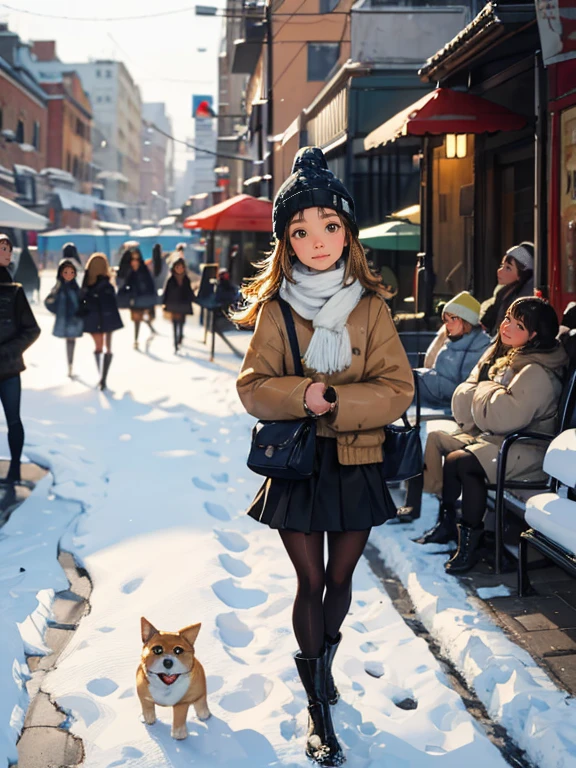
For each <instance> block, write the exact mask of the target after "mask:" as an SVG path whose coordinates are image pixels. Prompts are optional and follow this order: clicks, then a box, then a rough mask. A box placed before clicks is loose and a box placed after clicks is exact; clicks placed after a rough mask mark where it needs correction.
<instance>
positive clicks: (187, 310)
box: [162, 275, 196, 315]
mask: <svg viewBox="0 0 576 768" xmlns="http://www.w3.org/2000/svg"><path fill="white" fill-rule="evenodd" d="M195 299H196V294H195V293H194V291H193V290H192V285H191V284H190V278H189V277H188V275H183V276H182V282H178V278H177V277H176V276H175V275H171V276H170V277H169V278H168V280H167V281H166V285H165V286H164V295H163V296H162V304H163V305H164V309H165V310H166V312H174V314H177V315H193V314H194V310H193V309H192V302H193V301H195Z"/></svg>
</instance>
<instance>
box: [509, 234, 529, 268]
mask: <svg viewBox="0 0 576 768" xmlns="http://www.w3.org/2000/svg"><path fill="white" fill-rule="evenodd" d="M506 256H512V258H513V259H516V261H517V262H518V263H519V264H522V266H523V267H525V268H526V269H530V270H532V271H533V270H534V243H529V242H528V241H524V242H523V243H520V244H519V245H513V246H512V248H508V250H507V251H506Z"/></svg>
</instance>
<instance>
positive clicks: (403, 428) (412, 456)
mask: <svg viewBox="0 0 576 768" xmlns="http://www.w3.org/2000/svg"><path fill="white" fill-rule="evenodd" d="M414 395H415V396H414V403H415V405H416V422H415V423H414V424H410V422H409V421H408V416H407V414H406V412H405V413H403V414H402V424H401V425H396V424H389V425H388V426H387V427H384V434H385V440H384V461H383V462H382V475H383V477H384V480H390V481H392V480H408V479H409V478H411V477H415V476H416V475H421V474H422V472H423V469H424V459H423V457H422V443H421V442H420V392H419V389H418V376H417V375H416V374H414Z"/></svg>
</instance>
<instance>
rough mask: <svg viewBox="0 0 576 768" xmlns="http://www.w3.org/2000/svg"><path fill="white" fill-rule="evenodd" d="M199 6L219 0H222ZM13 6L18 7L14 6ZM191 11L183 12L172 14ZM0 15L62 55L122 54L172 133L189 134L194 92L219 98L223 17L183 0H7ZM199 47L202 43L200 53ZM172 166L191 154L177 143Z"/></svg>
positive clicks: (80, 58) (25, 37)
mask: <svg viewBox="0 0 576 768" xmlns="http://www.w3.org/2000/svg"><path fill="white" fill-rule="evenodd" d="M203 4H204V5H208V4H210V5H218V6H221V5H222V0H215V1H214V2H212V0H210V2H207V0H203ZM13 9H18V10H13ZM180 9H189V10H186V11H184V12H182V13H170V12H173V11H179V10H180ZM162 13H164V14H166V15H164V16H154V17H152V18H147V19H138V20H137V19H133V20H126V21H75V20H71V19H70V18H69V19H66V18H48V17H47V16H48V15H49V16H51V17H74V18H78V17H80V18H86V17H89V18H90V19H94V18H98V19H110V18H111V19H115V18H118V17H119V16H146V15H147V14H162ZM0 21H3V22H7V23H8V26H9V29H11V30H12V31H14V32H17V33H18V34H19V35H20V37H21V38H22V39H23V40H24V41H30V40H56V42H57V49H56V50H57V55H58V57H59V58H60V59H61V60H62V61H66V62H75V61H78V62H80V61H89V60H91V59H100V58H109V59H118V60H122V61H123V62H124V63H125V64H126V66H127V67H128V70H129V71H130V74H131V75H132V77H133V78H134V80H135V82H136V83H137V84H138V85H139V86H140V90H141V94H142V100H143V101H145V102H148V101H163V102H164V103H165V104H166V110H167V112H168V115H169V116H170V118H171V120H172V126H173V135H174V136H175V137H176V138H178V139H182V140H186V139H191V138H192V137H193V135H194V127H193V120H192V117H191V109H192V107H191V104H192V95H193V94H194V93H198V94H212V95H214V98H215V100H216V99H217V91H218V89H217V63H218V52H219V45H220V37H221V33H222V24H223V22H222V20H220V19H218V18H212V17H197V16H195V14H194V4H186V0H165V2H164V3H159V2H156V1H155V0H98V2H97V3H78V2H77V1H76V0H50V2H49V3H47V2H46V0H12V2H11V3H8V4H4V3H0ZM199 48H205V49H206V51H205V52H200V51H199V50H198V49H199ZM175 151H176V154H175V165H176V168H177V169H183V168H184V167H185V165H186V160H187V159H192V155H191V154H190V153H189V152H188V151H187V150H186V147H184V146H183V145H180V146H179V145H178V144H175Z"/></svg>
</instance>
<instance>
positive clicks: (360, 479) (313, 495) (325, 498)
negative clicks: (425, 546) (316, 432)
mask: <svg viewBox="0 0 576 768" xmlns="http://www.w3.org/2000/svg"><path fill="white" fill-rule="evenodd" d="M248 514H249V515H250V517H253V518H254V520H258V522H260V523H265V524H266V525H269V526H270V528H279V529H282V530H290V531H301V532H303V533H311V532H312V531H365V530H367V529H368V528H372V527H373V526H375V525H381V524H382V523H385V522H386V520H389V519H390V518H392V517H395V516H396V507H395V505H394V502H393V500H392V497H391V496H390V491H389V490H388V487H387V486H386V482H385V481H384V479H383V477H382V473H381V471H380V465H379V464H357V465H344V464H340V463H339V462H338V453H337V446H336V440H335V439H334V438H330V437H318V438H316V471H315V472H314V475H313V476H312V477H311V478H310V479H309V480H277V479H275V478H268V479H267V480H266V482H265V483H264V485H263V486H262V487H261V488H260V490H259V491H258V493H257V494H256V497H255V499H254V501H253V502H252V504H251V505H250V507H249V508H248Z"/></svg>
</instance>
